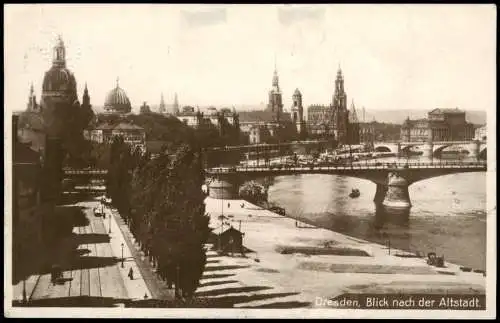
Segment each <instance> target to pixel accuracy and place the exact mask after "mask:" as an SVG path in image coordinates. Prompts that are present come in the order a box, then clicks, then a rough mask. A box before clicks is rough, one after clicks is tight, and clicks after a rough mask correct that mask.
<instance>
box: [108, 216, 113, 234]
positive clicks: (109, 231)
mask: <svg viewBox="0 0 500 323" xmlns="http://www.w3.org/2000/svg"><path fill="white" fill-rule="evenodd" d="M112 216H113V211H112V210H111V214H110V215H109V230H108V233H111V217H112Z"/></svg>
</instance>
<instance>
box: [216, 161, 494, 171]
mask: <svg viewBox="0 0 500 323" xmlns="http://www.w3.org/2000/svg"><path fill="white" fill-rule="evenodd" d="M483 167H484V168H486V162H483V161H439V162H434V161H433V162H418V161H416V162H413V161H408V162H404V163H402V162H384V163H382V162H366V163H362V162H359V163H352V164H341V165H276V166H251V165H245V166H234V167H215V168H210V169H207V172H208V173H218V174H227V173H233V172H269V171H276V172H277V173H279V172H280V171H304V170H322V171H330V170H331V171H335V170H370V169H424V168H483Z"/></svg>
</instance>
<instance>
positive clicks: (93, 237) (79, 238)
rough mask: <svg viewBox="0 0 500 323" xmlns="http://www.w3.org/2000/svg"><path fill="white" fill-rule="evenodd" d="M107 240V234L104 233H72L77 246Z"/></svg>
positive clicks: (106, 241)
mask: <svg viewBox="0 0 500 323" xmlns="http://www.w3.org/2000/svg"><path fill="white" fill-rule="evenodd" d="M109 240H110V238H109V235H108V234H105V233H84V234H75V235H74V243H75V244H76V245H77V246H80V245H83V244H94V243H108V242H109Z"/></svg>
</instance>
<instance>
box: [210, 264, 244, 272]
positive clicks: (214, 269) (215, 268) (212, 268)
mask: <svg viewBox="0 0 500 323" xmlns="http://www.w3.org/2000/svg"><path fill="white" fill-rule="evenodd" d="M248 267H250V266H238V265H228V266H211V267H205V271H218V270H227V269H241V268H248Z"/></svg>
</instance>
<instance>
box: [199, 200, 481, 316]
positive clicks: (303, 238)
mask: <svg viewBox="0 0 500 323" xmlns="http://www.w3.org/2000/svg"><path fill="white" fill-rule="evenodd" d="M205 203H206V211H207V213H208V214H209V215H210V226H211V227H212V228H215V230H214V232H216V233H218V232H220V231H221V227H220V226H221V219H220V215H221V213H223V215H224V218H225V220H224V222H225V228H226V229H227V228H228V227H229V226H233V227H234V228H235V229H238V230H240V231H242V232H243V233H244V237H243V245H244V246H245V247H246V248H248V249H250V250H251V251H250V252H247V253H246V254H245V257H242V256H240V255H235V256H234V257H230V256H220V255H218V254H217V253H216V252H215V251H214V250H211V251H209V257H211V258H209V263H208V264H207V268H206V270H205V273H204V277H203V278H202V281H201V286H200V288H199V289H198V290H197V296H199V297H207V298H220V299H221V300H228V298H229V300H231V301H233V302H232V305H233V306H235V307H271V308H277V307H314V306H316V305H315V304H314V300H315V299H317V298H318V297H321V298H323V299H332V298H334V297H337V296H339V295H342V294H345V293H362V292H364V291H369V292H370V293H380V294H385V293H398V292H401V293H404V292H411V293H418V294H433V293H456V294H470V293H473V294H484V293H485V291H484V288H485V277H484V276H483V275H482V274H478V273H473V272H463V271H461V270H460V266H458V265H455V264H450V263H445V268H436V267H433V266H429V265H427V263H426V260H425V259H423V258H416V257H411V256H410V257H408V256H407V257H401V256H398V255H408V253H407V252H404V251H402V250H395V249H390V250H389V248H388V247H386V246H382V245H379V244H375V243H370V242H367V241H364V240H361V239H356V238H352V237H349V236H346V235H343V234H340V233H337V232H334V231H330V230H326V229H322V228H318V227H315V226H312V225H310V224H306V223H302V222H300V221H296V220H295V219H291V218H287V217H284V216H281V215H278V214H275V213H273V212H270V211H268V210H264V209H262V208H260V207H258V206H256V205H253V204H251V203H249V202H247V201H243V200H215V199H211V198H207V199H206V200H205ZM223 230H225V229H224V228H223ZM210 261H212V263H211V262H210Z"/></svg>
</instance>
